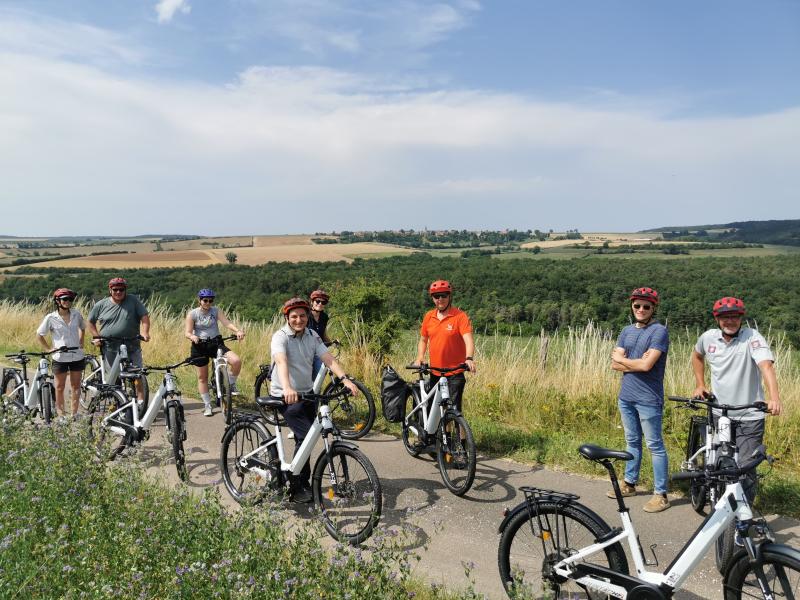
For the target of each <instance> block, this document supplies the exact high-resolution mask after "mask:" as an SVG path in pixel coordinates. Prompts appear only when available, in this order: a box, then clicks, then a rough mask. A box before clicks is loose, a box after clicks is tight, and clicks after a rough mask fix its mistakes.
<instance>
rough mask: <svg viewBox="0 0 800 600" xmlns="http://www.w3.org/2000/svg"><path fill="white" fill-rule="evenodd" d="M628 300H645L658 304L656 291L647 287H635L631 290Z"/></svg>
mask: <svg viewBox="0 0 800 600" xmlns="http://www.w3.org/2000/svg"><path fill="white" fill-rule="evenodd" d="M630 300H647V301H648V302H652V303H653V304H654V305H658V292H657V291H655V290H654V289H653V288H649V287H640V288H636V289H635V290H633V291H632V292H631V297H630Z"/></svg>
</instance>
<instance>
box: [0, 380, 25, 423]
mask: <svg viewBox="0 0 800 600" xmlns="http://www.w3.org/2000/svg"><path fill="white" fill-rule="evenodd" d="M20 386H22V375H20V374H19V372H17V371H11V370H9V371H5V372H4V373H3V383H2V386H0V395H2V397H1V398H0V408H1V409H2V410H3V412H5V411H7V410H10V411H14V412H20V413H22V412H24V411H25V408H24V407H25V397H24V393H23V391H22V387H20Z"/></svg>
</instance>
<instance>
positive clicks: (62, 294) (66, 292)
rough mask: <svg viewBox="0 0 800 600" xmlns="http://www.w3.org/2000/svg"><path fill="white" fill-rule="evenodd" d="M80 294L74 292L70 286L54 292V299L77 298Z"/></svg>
mask: <svg viewBox="0 0 800 600" xmlns="http://www.w3.org/2000/svg"><path fill="white" fill-rule="evenodd" d="M77 295H78V294H76V293H75V292H73V291H72V290H71V289H69V288H58V289H57V290H56V291H55V292H53V300H61V299H62V298H69V299H70V300H75V297H76V296H77Z"/></svg>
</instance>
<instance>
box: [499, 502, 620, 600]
mask: <svg viewBox="0 0 800 600" xmlns="http://www.w3.org/2000/svg"><path fill="white" fill-rule="evenodd" d="M534 511H536V512H535V513H534ZM608 530H609V528H608V525H606V524H605V523H603V522H602V521H598V520H596V519H595V518H594V517H591V516H590V515H588V514H587V513H585V512H584V511H582V510H580V509H579V508H578V507H576V506H575V505H570V504H566V505H564V504H561V505H559V504H558V503H557V502H552V501H543V502H539V503H537V504H536V505H535V507H532V508H531V510H530V511H529V510H523V511H521V512H519V513H517V514H516V515H515V516H514V517H512V518H511V521H510V522H509V523H508V525H507V526H506V528H505V530H504V531H503V535H502V536H501V537H500V546H499V548H498V551H497V563H498V567H499V568H500V579H501V580H502V582H503V586H504V587H505V589H506V592H507V593H508V595H509V596H510V597H512V598H543V597H546V598H552V599H553V600H560V599H564V600H566V599H568V598H569V599H572V598H587V597H588V598H606V597H607V596H606V595H604V594H597V595H595V594H593V593H588V594H587V591H586V590H585V589H584V588H583V587H582V586H580V585H578V584H577V583H575V582H574V581H572V580H569V579H567V580H564V579H563V578H561V577H558V576H557V575H555V573H553V566H554V565H555V564H556V563H557V562H559V561H560V560H563V559H564V558H567V557H568V556H570V555H572V554H575V553H576V552H577V551H578V550H580V549H581V548H584V547H586V546H589V545H591V544H593V543H594V542H595V540H596V539H597V538H598V537H600V536H601V535H603V534H604V533H606V532H607V531H608ZM588 558H589V560H588V561H587V562H590V563H592V564H595V565H601V566H604V567H607V568H609V569H612V570H614V571H618V572H620V573H625V574H627V573H628V561H627V559H626V558H625V551H624V550H623V549H622V546H620V544H619V543H616V544H614V545H612V546H608V547H607V548H604V549H603V551H602V552H598V553H596V554H593V555H591V556H589V557H588Z"/></svg>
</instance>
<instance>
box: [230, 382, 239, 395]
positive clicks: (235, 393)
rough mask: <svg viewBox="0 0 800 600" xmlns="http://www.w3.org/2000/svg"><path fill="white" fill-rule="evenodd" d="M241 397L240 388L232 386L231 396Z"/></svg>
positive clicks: (233, 384)
mask: <svg viewBox="0 0 800 600" xmlns="http://www.w3.org/2000/svg"><path fill="white" fill-rule="evenodd" d="M238 395H239V388H238V387H236V384H235V383H232V384H231V396H238Z"/></svg>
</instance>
